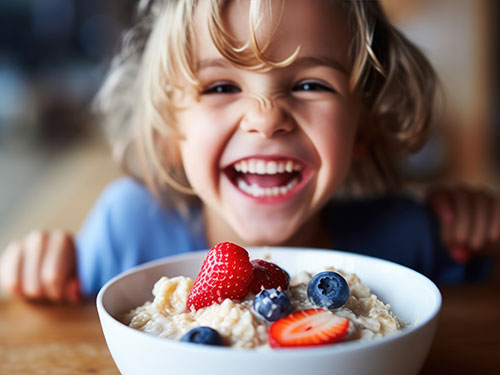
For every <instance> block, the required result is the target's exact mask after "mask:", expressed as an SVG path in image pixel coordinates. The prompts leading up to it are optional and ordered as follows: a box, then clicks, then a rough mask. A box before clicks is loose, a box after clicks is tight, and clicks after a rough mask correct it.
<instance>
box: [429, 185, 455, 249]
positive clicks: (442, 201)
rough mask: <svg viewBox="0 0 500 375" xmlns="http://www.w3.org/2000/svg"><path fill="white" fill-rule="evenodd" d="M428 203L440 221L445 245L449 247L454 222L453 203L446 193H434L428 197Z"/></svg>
mask: <svg viewBox="0 0 500 375" xmlns="http://www.w3.org/2000/svg"><path fill="white" fill-rule="evenodd" d="M428 203H429V205H430V206H431V208H432V210H433V212H434V214H435V215H436V216H437V218H438V220H439V224H440V226H441V237H442V240H443V243H445V244H446V245H449V244H450V243H451V234H452V229H453V221H454V214H453V209H452V201H451V199H450V197H449V195H448V194H446V193H445V192H443V191H433V192H431V193H430V194H429V196H428Z"/></svg>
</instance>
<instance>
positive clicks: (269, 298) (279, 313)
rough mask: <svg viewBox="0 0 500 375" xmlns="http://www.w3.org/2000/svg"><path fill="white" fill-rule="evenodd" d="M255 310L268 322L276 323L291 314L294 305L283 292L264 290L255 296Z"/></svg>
mask: <svg viewBox="0 0 500 375" xmlns="http://www.w3.org/2000/svg"><path fill="white" fill-rule="evenodd" d="M253 309H254V311H255V312H257V313H258V314H259V315H260V316H261V317H263V318H264V319H265V320H267V321H268V322H274V321H276V320H278V319H281V318H284V317H285V316H287V315H288V314H290V311H291V310H292V304H291V302H290V298H288V296H287V295H286V294H285V293H284V292H282V291H281V290H278V289H274V288H272V289H264V290H262V291H261V292H260V293H259V294H257V295H256V296H255V298H254V300H253Z"/></svg>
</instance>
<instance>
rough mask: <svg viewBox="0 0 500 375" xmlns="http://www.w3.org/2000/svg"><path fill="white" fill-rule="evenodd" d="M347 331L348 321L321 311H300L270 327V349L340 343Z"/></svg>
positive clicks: (326, 311)
mask: <svg viewBox="0 0 500 375" xmlns="http://www.w3.org/2000/svg"><path fill="white" fill-rule="evenodd" d="M348 330H349V320H348V319H346V318H342V317H340V316H338V315H335V314H334V313H332V312H331V311H328V310H323V309H309V310H302V311H298V312H296V313H293V314H291V315H288V316H286V317H284V318H282V319H280V320H278V321H276V322H274V323H273V324H272V325H271V328H270V329H269V345H271V347H272V348H281V347H303V346H314V345H325V344H332V343H334V342H338V341H341V340H342V339H343V338H344V337H345V336H346V335H347V331H348Z"/></svg>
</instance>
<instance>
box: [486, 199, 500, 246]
mask: <svg viewBox="0 0 500 375" xmlns="http://www.w3.org/2000/svg"><path fill="white" fill-rule="evenodd" d="M488 239H489V240H490V241H491V242H494V243H496V242H498V241H500V198H497V199H495V200H494V202H493V203H492V212H491V221H490V227H489V231H488Z"/></svg>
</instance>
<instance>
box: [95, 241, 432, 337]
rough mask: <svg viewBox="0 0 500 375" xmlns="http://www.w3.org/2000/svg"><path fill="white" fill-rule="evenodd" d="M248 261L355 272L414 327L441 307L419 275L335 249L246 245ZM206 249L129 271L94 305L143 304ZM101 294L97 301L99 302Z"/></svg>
mask: <svg viewBox="0 0 500 375" xmlns="http://www.w3.org/2000/svg"><path fill="white" fill-rule="evenodd" d="M248 250H249V253H250V258H251V259H256V258H265V259H269V260H270V261H272V262H275V263H276V264H278V265H279V266H281V267H283V268H284V269H285V270H286V271H287V272H289V273H290V275H294V274H296V273H299V272H300V271H304V270H305V271H311V272H319V271H321V270H323V269H324V268H325V267H328V266H330V267H332V266H333V267H335V268H338V269H341V270H343V271H346V272H350V273H356V274H357V275H358V276H359V277H360V278H361V281H362V282H363V283H364V284H366V285H368V286H369V287H370V289H371V290H372V292H373V293H375V294H376V295H377V296H378V297H379V298H380V299H381V300H382V301H384V302H385V303H388V304H390V305H391V309H392V310H393V311H394V313H395V314H396V315H397V316H398V317H399V318H400V319H402V320H403V321H404V322H405V323H407V324H408V326H407V328H406V330H408V329H412V327H416V326H418V325H420V324H423V323H424V322H426V321H428V320H429V319H431V318H433V317H434V316H435V315H436V314H437V313H438V311H439V308H440V305H441V296H440V293H439V290H438V289H437V287H436V286H435V285H434V284H433V283H432V282H431V281H430V280H429V279H427V278H426V277H424V276H423V275H421V274H419V273H417V272H415V271H413V270H411V269H409V268H406V267H403V266H400V265H397V264H395V263H392V262H388V261H384V260H380V259H376V258H371V257H367V256H362V255H357V254H352V253H346V252H341V251H334V250H318V249H293V248H250V249H248ZM205 254H206V251H201V252H195V253H189V254H183V255H179V256H174V257H169V258H165V259H161V260H157V261H154V262H150V263H147V264H145V265H142V266H139V267H136V268H134V269H132V270H130V271H127V272H125V273H123V274H121V275H119V276H117V277H115V278H114V279H112V280H111V281H109V282H108V283H107V284H106V285H105V286H104V287H103V289H102V290H101V292H100V297H98V303H102V306H103V307H104V309H105V310H106V311H107V312H108V313H109V314H110V315H111V316H113V317H115V318H116V317H117V316H119V315H121V314H123V313H124V312H127V311H129V310H131V309H132V308H134V307H137V306H139V305H142V304H143V303H144V302H146V301H149V300H152V298H153V296H152V294H151V291H152V289H153V285H154V283H155V282H156V281H157V280H158V279H159V278H160V277H161V276H168V277H174V276H179V275H183V276H189V277H191V278H193V279H194V278H195V277H196V275H197V274H198V272H199V270H200V267H201V264H202V262H203V259H204V258H205ZM99 298H100V299H101V302H99Z"/></svg>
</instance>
